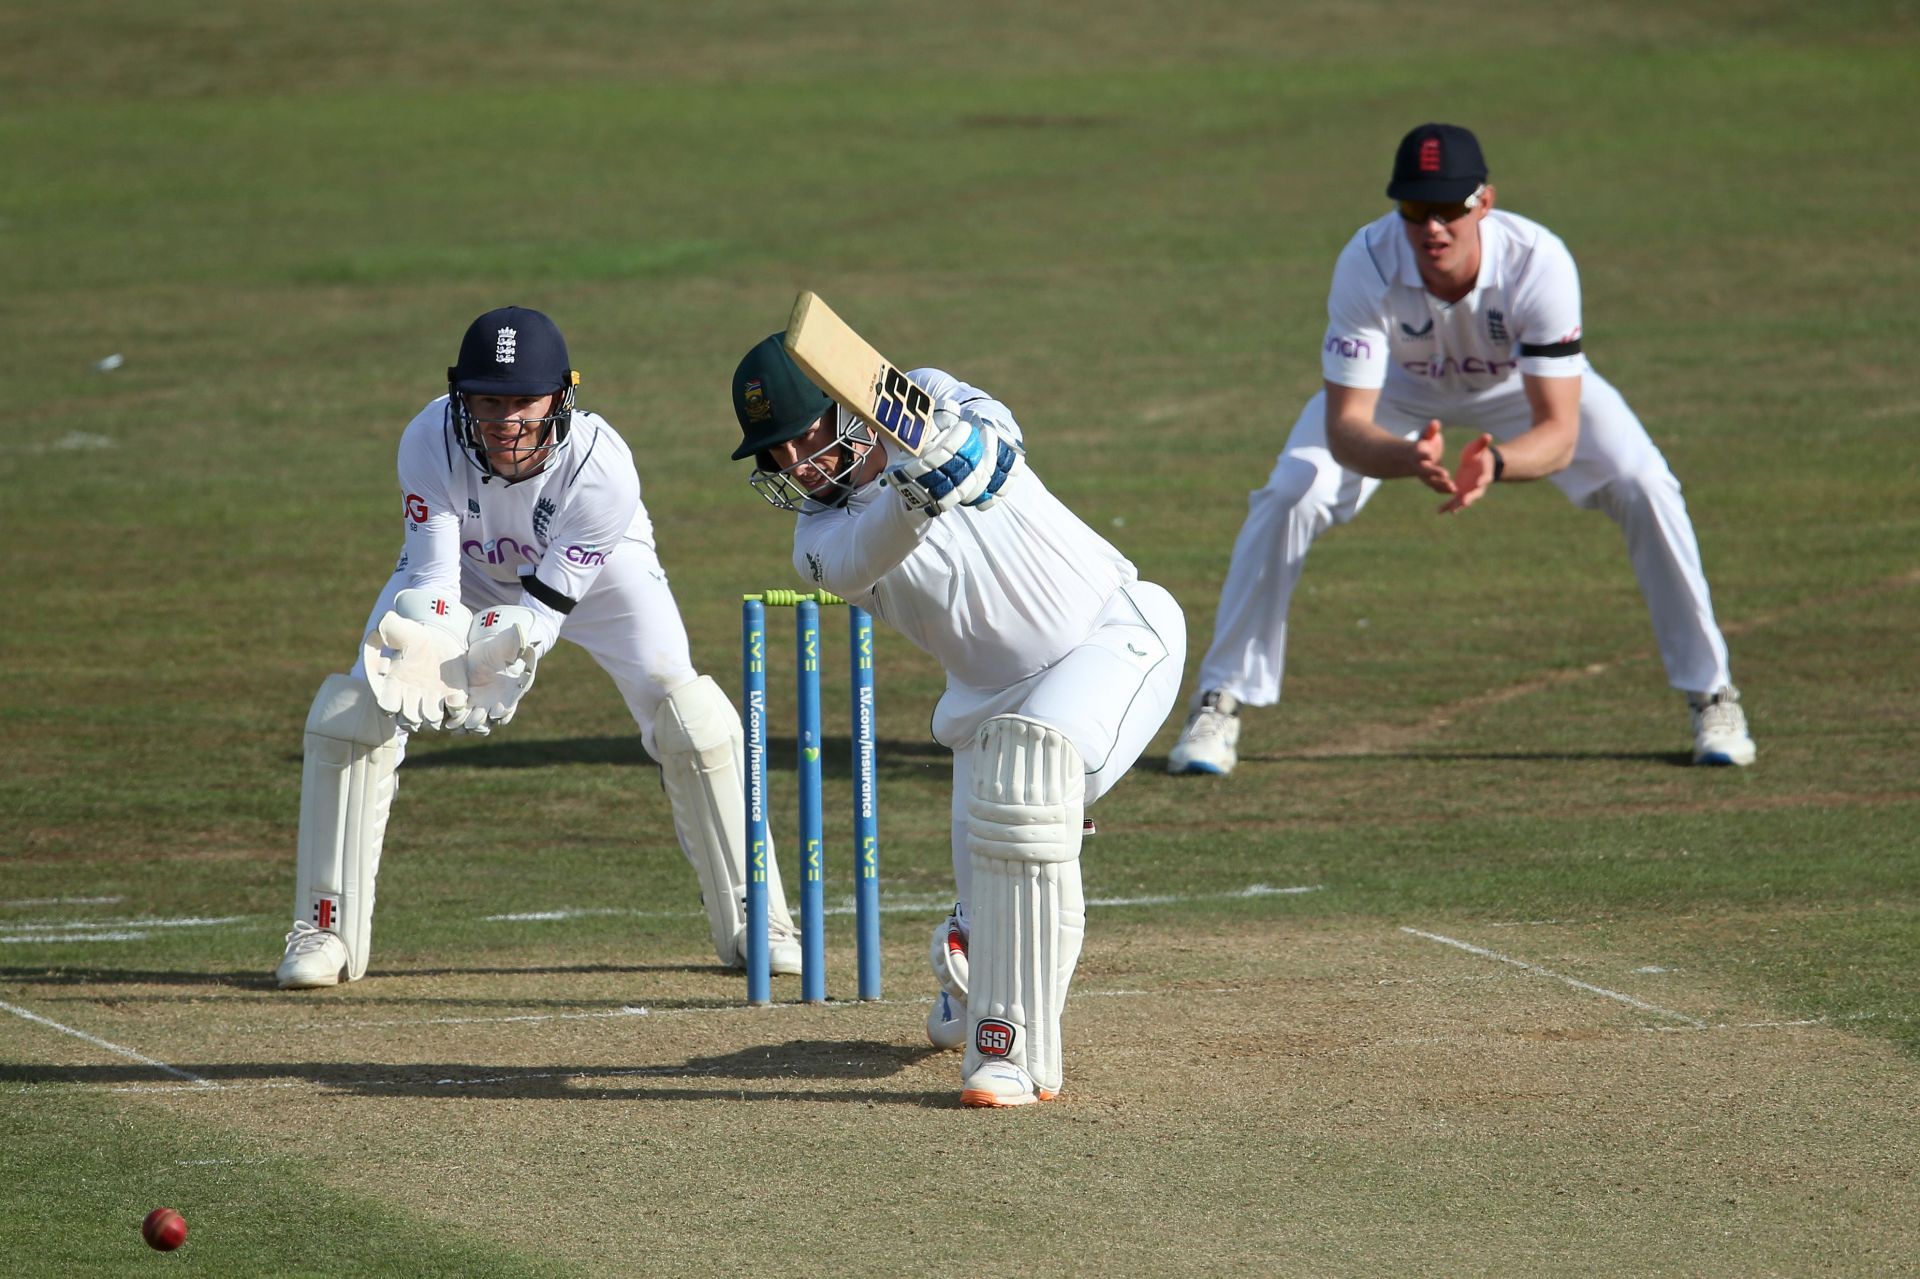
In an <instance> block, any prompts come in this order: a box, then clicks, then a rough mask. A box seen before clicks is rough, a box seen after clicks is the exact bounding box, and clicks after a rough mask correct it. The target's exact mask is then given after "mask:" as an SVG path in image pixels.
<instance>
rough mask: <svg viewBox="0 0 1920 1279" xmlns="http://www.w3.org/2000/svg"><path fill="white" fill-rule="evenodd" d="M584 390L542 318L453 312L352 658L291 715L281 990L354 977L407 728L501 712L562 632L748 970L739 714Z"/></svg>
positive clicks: (776, 965) (465, 724)
mask: <svg viewBox="0 0 1920 1279" xmlns="http://www.w3.org/2000/svg"><path fill="white" fill-rule="evenodd" d="M579 383H580V375H579V374H578V373H577V372H575V371H574V368H573V363H572V361H571V360H570V359H569V358H568V355H567V345H566V341H565V339H564V338H562V337H561V335H560V330H559V329H558V328H557V327H556V326H555V325H554V323H553V321H552V320H550V319H548V318H547V317H546V316H545V315H543V314H541V313H540V312H538V311H532V310H527V309H526V308H523V307H513V306H510V307H502V308H500V309H498V310H494V311H489V312H487V313H486V314H485V315H482V316H480V317H479V318H478V319H476V320H475V321H474V322H473V323H472V324H471V325H470V326H468V328H467V331H466V334H465V336H464V337H463V338H462V339H461V341H460V352H459V357H458V360H457V362H456V363H455V364H454V365H453V366H452V367H451V368H449V369H448V370H447V393H446V394H445V395H442V396H440V397H439V398H437V399H435V400H433V401H432V402H431V403H429V404H428V405H427V406H426V407H425V408H423V409H422V410H420V412H419V413H418V414H417V415H416V416H415V417H414V419H413V421H412V422H410V423H408V425H407V428H406V430H405V431H404V432H402V434H401V437H400V451H399V478H400V492H401V495H402V511H401V515H402V519H403V521H404V524H405V535H404V539H403V542H402V546H401V551H400V562H399V564H398V565H396V566H395V568H394V571H393V576H392V577H391V578H389V579H388V580H387V584H386V587H385V589H383V590H382V591H381V592H380V595H379V598H378V599H377V600H376V601H375V602H374V605H373V611H372V613H371V614H370V615H369V617H368V619H367V624H366V626H365V627H364V628H363V632H362V633H363V635H364V637H365V638H364V639H363V641H362V643H361V647H360V655H359V659H358V660H357V661H355V662H354V664H353V668H352V670H351V671H349V672H348V673H347V674H345V675H330V676H328V677H327V678H326V680H325V682H323V683H322V684H321V686H320V693H319V696H318V697H316V698H315V699H314V703H313V709H312V711H311V712H310V713H309V714H308V716H307V727H306V758H305V766H304V773H303V776H302V781H301V795H300V833H299V848H298V852H297V853H296V855H295V872H294V903H293V913H294V921H293V930H292V931H291V932H289V933H288V934H287V940H286V950H285V952H284V954H283V955H282V957H281V960H280V966H279V970H278V972H277V973H276V976H277V978H278V980H279V984H280V986H281V988H282V989H304V988H309V987H315V986H332V985H335V984H337V983H339V982H341V981H353V980H356V979H358V978H360V977H362V976H364V975H365V974H366V971H367V962H368V959H369V957H370V952H371V948H372V942H373V901H374V883H375V880H376V878H377V876H378V875H379V871H380V848H381V843H382V841H383V839H384V836H385V834H386V827H387V815H388V812H389V810H390V809H391V807H392V805H393V796H394V790H395V786H396V780H397V779H396V776H395V771H396V770H397V769H398V768H399V766H400V761H401V759H402V757H403V756H404V755H405V754H406V747H407V739H408V735H409V734H410V733H414V732H418V731H420V730H421V729H430V730H447V731H453V732H465V733H476V734H485V733H488V732H490V731H491V730H492V729H493V728H494V727H495V726H497V725H502V724H506V723H507V722H508V721H510V720H512V719H513V716H514V713H515V711H516V710H518V708H519V706H520V702H521V699H522V698H524V697H525V696H526V695H527V692H528V690H529V689H531V688H532V687H533V683H534V673H535V671H536V670H537V668H538V666H539V663H540V660H541V658H542V657H543V656H544V655H545V654H547V653H548V652H550V651H552V649H553V646H554V644H555V642H556V641H557V640H559V639H560V638H562V637H565V638H566V639H568V640H570V641H572V642H573V643H576V644H578V645H579V646H580V647H582V648H584V649H585V650H586V651H587V653H588V654H589V655H591V656H592V658H593V660H594V661H595V662H597V663H598V664H599V665H600V667H601V669H603V670H604V671H606V672H607V674H608V675H609V676H611V677H612V679H613V683H614V686H615V687H616V688H618V689H619V690H620V695H621V697H622V698H623V699H625V701H626V704H627V709H628V711H630V712H631V713H632V715H633V718H634V722H635V723H636V724H637V725H638V726H639V729H640V740H641V743H642V744H643V745H644V746H645V747H646V749H647V752H648V753H649V754H650V755H652V756H653V758H654V759H656V760H658V761H659V762H660V771H661V775H662V779H663V782H664V784H665V787H666V792H667V797H668V799H669V800H670V801H671V803H672V806H673V822H674V829H675V833H676V835H677V836H678V840H679V844H680V848H681V850H682V851H683V852H684V853H685V854H686V857H687V860H688V861H690V862H691V863H692V864H693V868H694V870H695V872H696V873H697V874H698V875H699V879H700V894H701V898H702V900H703V901H704V902H705V904H706V911H707V922H708V926H709V930H710V932H711V934H712V940H713V947H714V951H715V953H716V954H717V955H718V956H719V958H720V961H721V962H722V963H724V964H729V965H733V966H735V967H738V966H740V965H741V964H742V963H743V955H744V950H745V930H746V913H745V910H746V908H745V892H746V860H745V847H746V841H745V833H746V832H745V824H746V822H745V801H744V797H743V796H744V786H745V777H744V771H743V770H744V752H743V751H742V748H741V733H740V717H739V714H738V713H737V712H736V711H735V709H734V707H733V704H732V703H731V702H730V701H728V699H727V696H726V694H725V693H723V692H721V691H720V687H719V686H718V685H717V684H715V683H714V682H713V680H712V679H710V678H708V677H707V676H704V675H701V674H698V673H697V672H696V671H695V670H694V668H693V661H692V658H691V656H690V654H689V651H688V645H687V633H686V628H685V627H684V625H683V624H682V623H681V620H680V611H679V608H678V606H677V605H676V604H675V602H674V598H673V592H672V590H671V589H670V588H669V587H668V585H667V575H666V572H665V571H664V570H663V569H662V568H661V565H660V557H659V555H658V553H657V551H656V549H655V546H654V536H653V524H652V521H651V520H650V519H649V518H648V516H647V510H646V507H645V506H644V505H642V504H641V501H640V477H639V475H638V474H637V473H636V472H635V470H634V464H633V454H632V452H631V451H630V450H629V448H628V447H627V444H626V441H625V440H623V439H621V438H620V436H619V435H618V434H617V433H616V432H615V431H614V429H613V428H612V427H611V426H609V425H608V424H607V422H606V420H605V419H604V418H602V417H600V416H599V415H598V414H596V413H591V412H587V411H586V410H584V409H581V408H579V407H578V406H577V405H576V403H575V398H576V395H577V388H578V386H579ZM768 879H769V884H768V890H769V891H768V895H767V896H768V944H769V949H770V951H771V956H772V969H773V971H774V972H777V973H786V974H795V973H798V972H799V971H800V947H799V944H798V942H797V940H796V934H795V932H794V928H793V921H792V918H791V916H790V915H789V914H788V912H787V906H786V898H785V894H784V893H782V892H781V890H780V884H779V880H778V870H777V868H776V867H774V866H773V864H772V862H771V860H770V861H769V865H768Z"/></svg>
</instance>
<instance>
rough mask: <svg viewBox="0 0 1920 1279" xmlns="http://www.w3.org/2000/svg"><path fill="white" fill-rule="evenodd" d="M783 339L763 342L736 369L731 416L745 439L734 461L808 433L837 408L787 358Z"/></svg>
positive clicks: (778, 334)
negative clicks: (738, 420)
mask: <svg viewBox="0 0 1920 1279" xmlns="http://www.w3.org/2000/svg"><path fill="white" fill-rule="evenodd" d="M785 337H786V334H784V333H775V334H774V335H773V336H771V337H769V338H767V339H765V340H764V341H762V342H760V343H759V344H758V345H756V346H755V347H754V348H753V349H752V350H751V351H748V352H747V354H746V357H745V358H744V359H742V360H741V361H740V367H739V368H737V369H735V370H734V371H733V415H734V416H735V417H736V418H738V419H740V437H741V439H740V447H739V448H737V449H735V450H734V451H733V460H734V461H736V462H738V461H740V460H742V459H743V458H749V457H752V456H754V455H755V454H757V453H762V452H765V451H766V450H767V449H770V448H772V447H773V446H774V445H776V444H784V443H786V442H787V441H788V440H791V439H793V438H794V437H795V436H797V435H800V434H802V433H804V432H805V431H806V429H807V428H808V427H810V426H812V425H813V424H814V423H815V422H818V421H819V420H820V415H821V414H822V413H825V412H826V411H827V410H828V409H829V408H830V407H832V405H833V400H832V399H831V398H829V397H828V395H827V393H826V392H825V391H822V390H821V389H820V388H819V387H817V386H815V385H814V384H813V383H812V382H810V381H808V380H807V375H806V374H804V373H802V372H801V371H800V366H799V365H797V364H795V363H794V362H793V357H792V356H790V355H788V354H787V348H786V346H785V345H783V343H782V339H783V338H785Z"/></svg>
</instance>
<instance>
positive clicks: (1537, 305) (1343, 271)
mask: <svg viewBox="0 0 1920 1279" xmlns="http://www.w3.org/2000/svg"><path fill="white" fill-rule="evenodd" d="M1405 228H1406V223H1405V222H1404V221H1403V220H1402V219H1401V217H1400V215H1399V213H1398V212H1393V213H1389V214H1387V215H1386V216H1385V217H1382V218H1379V219H1378V220H1376V221H1373V222H1369V223H1368V224H1367V225H1366V226H1363V227H1361V228H1360V229H1359V230H1358V231H1356V232H1355V233H1354V236H1353V238H1352V239H1351V240H1349V241H1348V242H1347V247H1346V248H1344V249H1342V250H1341V252H1340V258H1339V260H1338V261H1337V262H1336V263H1335V264H1334V268H1333V287H1332V289H1331V290H1330V291H1329V293H1328V295H1327V333H1326V338H1325V339H1324V341H1323V342H1322V344H1321V354H1320V367H1321V371H1322V373H1323V374H1324V376H1325V377H1326V380H1327V381H1329V382H1332V383H1335V384H1336V385H1339V386H1351V387H1355V388H1358V389H1361V390H1376V389H1382V388H1384V392H1385V394H1386V395H1387V396H1388V397H1389V398H1390V399H1393V400H1396V401H1411V402H1413V403H1416V404H1422V405H1427V406H1431V407H1432V408H1433V409H1435V410H1436V412H1435V416H1441V417H1444V416H1445V414H1444V413H1443V412H1439V411H1438V410H1441V409H1445V408H1449V407H1458V406H1460V405H1463V404H1468V403H1478V402H1483V401H1484V400H1485V399H1486V398H1487V397H1488V396H1496V395H1524V394H1525V391H1524V388H1523V386H1522V383H1521V381H1520V377H1519V376H1518V375H1519V374H1528V375H1531V376H1534V377H1578V376H1579V375H1580V374H1582V373H1584V372H1585V371H1586V368H1587V360H1586V357H1585V356H1584V355H1582V354H1581V353H1580V274H1579V271H1578V270H1577V269H1576V268H1575V267H1574V264H1573V255H1572V254H1571V253H1569V252H1568V251H1567V246H1566V245H1565V244H1564V243H1562V241H1561V239H1560V237H1559V236H1557V235H1555V234H1554V233H1553V232H1551V231H1549V230H1547V229H1546V228H1545V227H1543V226H1541V225H1540V224H1539V223H1538V222H1534V221H1531V220H1530V219H1527V218H1523V217H1520V216H1518V215H1517V214H1512V213H1506V212H1503V211H1502V210H1500V209H1495V210H1493V211H1492V212H1490V213H1489V214H1487V216H1486V217H1485V218H1484V219H1482V220H1481V222H1480V275H1479V278H1478V279H1477V280H1476V281H1475V283H1474V286H1473V291H1472V292H1471V293H1469V294H1467V296H1466V297H1464V298H1461V299H1460V300H1459V301H1458V302H1451V303H1449V302H1443V301H1441V300H1440V299H1439V298H1437V297H1435V296H1434V295H1433V294H1432V293H1429V292H1428V291H1427V286H1426V284H1425V283H1424V282H1423V281H1422V280H1421V279H1420V268H1419V265H1418V264H1417V262H1416V261H1415V258H1414V250H1413V246H1412V245H1411V244H1409V243H1408V242H1407V233H1406V229H1405Z"/></svg>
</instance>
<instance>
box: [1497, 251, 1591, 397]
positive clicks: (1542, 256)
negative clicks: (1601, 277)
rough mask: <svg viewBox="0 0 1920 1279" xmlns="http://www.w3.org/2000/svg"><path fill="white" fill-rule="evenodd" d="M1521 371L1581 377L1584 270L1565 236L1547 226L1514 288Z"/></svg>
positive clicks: (1583, 367)
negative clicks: (1581, 314) (1556, 233)
mask: <svg viewBox="0 0 1920 1279" xmlns="http://www.w3.org/2000/svg"><path fill="white" fill-rule="evenodd" d="M1513 310H1514V324H1515V328H1514V337H1515V339H1516V341H1518V343H1519V349H1520V372H1521V373H1522V374H1524V375H1526V376H1528V377H1579V376H1580V375H1581V374H1582V373H1584V372H1586V368H1587V359H1586V356H1585V355H1583V354H1582V353H1581V350H1580V272H1579V269H1578V268H1577V267H1575V266H1574V264H1573V254H1572V253H1570V252H1569V251H1568V250H1567V246H1566V243H1565V242H1564V241H1563V240H1561V239H1560V237H1559V236H1557V235H1554V234H1553V233H1552V232H1550V231H1546V230H1544V229H1542V231H1541V232H1540V238H1539V241H1538V242H1537V243H1536V244H1535V245H1534V249H1533V253H1532V256H1531V257H1530V258H1529V260H1528V262H1527V266H1526V271H1525V273H1524V274H1523V275H1522V277H1521V278H1520V280H1519V281H1517V283H1516V285H1515V288H1514V292H1513Z"/></svg>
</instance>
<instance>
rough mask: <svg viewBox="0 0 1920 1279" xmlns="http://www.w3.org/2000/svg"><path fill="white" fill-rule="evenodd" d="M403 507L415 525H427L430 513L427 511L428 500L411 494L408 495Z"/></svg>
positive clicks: (416, 494)
mask: <svg viewBox="0 0 1920 1279" xmlns="http://www.w3.org/2000/svg"><path fill="white" fill-rule="evenodd" d="M401 505H402V508H403V509H404V510H405V511H406V513H407V518H408V519H409V520H411V521H413V522H414V523H415V524H425V523H426V522H427V515H428V514H429V512H428V510H427V499H426V498H424V497H421V496H420V495H419V494H418V493H409V494H407V500H406V501H405V502H404V503H402V504H401Z"/></svg>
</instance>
